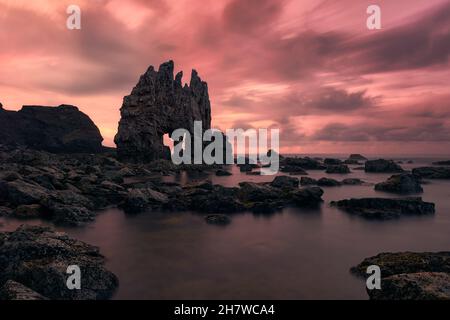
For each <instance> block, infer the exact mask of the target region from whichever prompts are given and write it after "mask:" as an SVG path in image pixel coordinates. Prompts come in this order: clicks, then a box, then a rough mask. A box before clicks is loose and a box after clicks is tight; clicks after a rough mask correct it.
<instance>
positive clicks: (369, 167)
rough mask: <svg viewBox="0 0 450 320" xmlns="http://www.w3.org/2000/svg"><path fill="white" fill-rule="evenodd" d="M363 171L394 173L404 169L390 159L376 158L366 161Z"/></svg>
mask: <svg viewBox="0 0 450 320" xmlns="http://www.w3.org/2000/svg"><path fill="white" fill-rule="evenodd" d="M365 171H366V172H373V173H396V172H403V171H404V170H403V169H402V167H400V166H399V165H398V164H397V163H395V162H394V161H392V160H384V159H378V160H368V161H366V164H365Z"/></svg>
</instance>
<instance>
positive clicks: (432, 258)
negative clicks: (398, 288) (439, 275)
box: [351, 251, 450, 277]
mask: <svg viewBox="0 0 450 320" xmlns="http://www.w3.org/2000/svg"><path fill="white" fill-rule="evenodd" d="M371 265H377V266H380V269H381V275H382V276H383V277H388V276H392V275H396V274H405V273H416V272H446V273H450V252H446V251H444V252H383V253H380V254H378V255H376V256H373V257H369V258H365V259H364V260H363V261H362V262H361V263H360V264H358V265H357V266H355V267H352V268H351V271H352V273H354V274H356V275H358V276H361V277H366V276H367V273H366V270H367V268H368V267H369V266H371Z"/></svg>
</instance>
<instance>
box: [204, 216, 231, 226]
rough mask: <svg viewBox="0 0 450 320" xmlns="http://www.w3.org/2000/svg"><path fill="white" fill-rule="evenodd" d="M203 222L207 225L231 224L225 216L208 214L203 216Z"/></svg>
mask: <svg viewBox="0 0 450 320" xmlns="http://www.w3.org/2000/svg"><path fill="white" fill-rule="evenodd" d="M205 221H206V223H208V224H216V225H222V226H223V225H227V224H230V223H231V219H230V217H229V216H227V215H225V214H209V215H207V216H205Z"/></svg>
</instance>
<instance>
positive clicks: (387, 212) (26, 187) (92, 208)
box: [0, 146, 446, 299]
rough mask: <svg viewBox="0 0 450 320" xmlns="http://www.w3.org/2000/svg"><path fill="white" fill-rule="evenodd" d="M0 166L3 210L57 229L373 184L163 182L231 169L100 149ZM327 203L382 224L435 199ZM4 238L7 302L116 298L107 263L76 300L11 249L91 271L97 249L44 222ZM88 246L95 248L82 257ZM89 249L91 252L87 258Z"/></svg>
mask: <svg viewBox="0 0 450 320" xmlns="http://www.w3.org/2000/svg"><path fill="white" fill-rule="evenodd" d="M327 162H328V163H330V162H332V161H331V160H328V161H327ZM332 163H336V162H332ZM280 165H281V167H283V168H286V166H288V168H289V171H290V172H299V171H300V170H301V171H303V172H304V174H305V175H307V174H308V171H307V170H321V171H324V173H325V171H326V170H327V169H326V168H328V167H329V166H336V164H332V165H328V166H327V165H326V164H325V163H324V162H322V161H320V160H315V159H310V158H289V157H283V158H282V159H281V160H280ZM257 167H258V166H257V165H256V166H255V165H252V167H251V169H250V170H251V171H250V172H252V171H253V170H257V169H258V168H257ZM304 167H306V168H309V169H306V168H304ZM0 169H1V171H0V191H1V193H0V215H2V216H6V217H10V218H14V219H20V220H23V221H26V220H27V219H36V218H39V219H45V220H47V221H50V222H52V223H53V224H55V225H56V226H58V225H62V226H72V227H81V226H84V225H86V224H87V223H89V222H92V221H93V220H95V217H96V214H97V212H98V211H99V210H101V209H104V208H107V207H111V206H113V207H120V208H122V209H123V210H124V212H126V213H130V214H136V213H141V212H151V211H168V212H173V211H195V212H198V213H199V214H204V215H205V222H206V223H208V224H214V225H221V226H226V225H228V224H229V223H230V222H231V221H232V220H231V217H232V216H231V214H233V213H237V212H253V213H254V214H271V213H274V212H276V211H279V210H282V209H283V208H286V207H288V206H292V207H298V208H315V207H318V206H319V205H321V203H322V202H323V200H322V195H323V193H324V190H323V189H322V188H321V187H320V186H323V187H326V188H327V187H332V186H340V185H368V184H367V183H365V182H363V181H361V180H359V179H352V178H350V179H344V180H342V181H337V180H334V179H331V178H325V177H324V178H322V179H319V180H315V179H312V178H309V177H307V176H303V177H301V179H299V178H297V177H295V176H292V175H290V174H289V173H288V174H289V175H280V176H275V177H274V179H273V180H272V181H271V182H263V183H255V182H245V181H243V182H240V183H239V185H238V186H236V187H224V186H222V185H218V184H213V183H212V182H211V181H209V180H207V179H206V180H201V181H199V182H194V183H187V184H184V185H183V184H180V183H175V182H164V180H163V179H162V178H163V177H164V176H167V175H176V174H179V173H180V172H183V171H186V172H202V173H204V174H206V176H207V175H216V174H217V173H218V172H219V174H218V175H222V176H226V175H231V174H232V173H231V172H230V171H229V169H228V168H227V167H226V166H216V165H215V166H205V165H199V166H187V165H183V166H175V165H173V164H172V163H171V162H170V161H166V160H156V161H153V162H150V163H147V164H138V163H123V162H120V161H119V160H117V158H116V156H115V154H114V152H113V150H107V151H106V152H103V153H98V154H51V153H48V152H45V151H37V150H31V149H28V148H25V147H14V148H12V147H9V146H0ZM136 178H139V179H136ZM421 183H423V180H422V178H421V177H420V176H418V175H415V174H410V173H400V174H397V175H393V176H392V177H391V178H389V179H388V180H386V181H385V182H380V183H378V184H376V185H375V187H374V188H375V190H381V191H384V192H391V193H399V194H408V193H416V192H422V191H423V189H422V188H421V187H420V184H421ZM315 185H317V186H315ZM330 205H331V206H335V207H337V208H339V209H341V210H343V211H346V212H349V213H350V214H354V215H358V216H361V217H363V218H368V219H383V220H385V219H392V218H399V217H401V216H404V215H432V214H434V212H435V208H434V204H432V203H428V202H424V201H422V200H421V199H420V198H361V199H347V200H339V201H335V202H332V203H331V204H330ZM0 239H1V242H0V243H1V244H0V258H2V259H3V260H1V261H4V263H3V264H2V265H0V270H3V272H2V274H3V275H4V276H3V277H2V278H1V282H0V285H1V287H2V288H3V289H2V291H1V294H0V297H3V298H5V299H16V298H17V299H47V298H48V299H104V298H108V297H110V296H111V295H112V293H113V292H114V290H115V288H116V287H117V285H118V280H117V278H115V276H114V275H113V274H111V273H108V271H105V270H103V269H102V272H103V271H105V272H106V274H107V275H108V279H105V280H104V284H102V285H101V287H102V288H103V289H99V290H97V289H96V288H97V287H95V286H94V285H92V288H93V289H92V290H91V291H89V292H86V293H79V295H78V296H72V295H70V294H69V293H67V292H65V291H64V290H63V288H61V287H57V288H58V289H57V290H55V292H49V291H46V290H45V289H44V288H42V287H41V285H40V284H39V283H35V282H33V281H31V280H30V279H29V278H28V276H29V274H28V273H26V272H30V274H34V273H35V272H44V271H42V270H43V269H45V270H47V269H48V268H47V266H46V267H43V266H41V265H39V264H36V265H34V264H33V263H29V261H31V260H27V259H35V258H33V257H26V254H24V257H21V258H20V259H25V260H17V259H18V258H17V259H16V258H14V257H11V254H12V253H11V252H10V251H8V250H9V249H8V248H10V247H15V248H16V249H15V250H21V249H20V248H28V247H29V246H30V243H33V244H34V243H35V242H37V244H36V245H40V246H42V247H39V248H38V249H39V250H41V251H40V252H42V255H41V256H39V255H38V256H37V257H36V259H38V260H41V259H44V260H46V263H49V264H53V263H55V264H58V265H59V264H61V261H66V260H67V259H69V258H68V257H69V256H70V257H76V259H78V260H79V261H82V262H83V261H87V262H89V263H94V262H93V261H91V260H92V259H94V260H95V263H94V266H95V268H100V269H101V268H103V267H102V264H103V258H102V257H101V256H100V255H99V253H98V249H94V248H93V247H91V246H89V245H88V244H81V243H79V242H77V240H74V239H69V238H67V236H63V235H59V234H58V233H56V232H55V231H53V230H51V229H45V228H41V227H28V226H24V227H21V228H19V229H18V230H16V231H15V232H12V233H1V236H0ZM30 239H31V240H30ZM14 241H15V242H14ZM58 243H59V244H58ZM54 245H56V246H57V249H55V250H56V251H55V252H57V254H54V255H52V254H50V253H49V252H51V250H53V249H52V248H53V246H54ZM59 246H68V247H64V248H65V249H64V250H66V251H67V250H68V251H67V252H68V253H67V252H66V251H64V250H62V249H61V251H59V250H60V248H59ZM71 247H73V248H71ZM80 247H83V248H85V249H83V250H85V251H82V252H78V251H77V250H78V249H79V248H80ZM4 250H6V251H4ZM23 250H25V251H27V250H28V249H23ZM30 250H31V249H30ZM33 250H34V249H33ZM86 250H87V251H89V253H86ZM25 251H24V252H25ZM25 253H26V252H25ZM65 254H67V255H68V256H67V257H66V256H65ZM85 254H87V255H88V256H89V257H84V256H83V255H85ZM78 255H79V257H78ZM91 256H92V257H91ZM5 257H7V258H6V259H5ZM14 259H16V261H15V260H14ZM61 259H62V260H61ZM64 259H66V260H64ZM11 261H15V262H14V263H15V264H10V262H11ZM67 262H68V261H67ZM82 262H80V263H82ZM64 263H65V262H64ZM21 264H27V265H28V266H31V267H30V268H31V269H30V270H27V271H26V272H25V271H23V270H22V271H17V272H18V273H15V271H14V272H13V269H14V270H21V269H20V268H19V267H18V266H19V265H21ZM4 270H11V271H7V272H5V271H4ZM39 270H40V271H39ZM45 272H47V271H45ZM58 272H59V273H58V274H59V275H57V274H54V275H53V277H55V279H56V277H60V279H61V276H62V274H63V273H62V272H63V270H62V269H60V270H59V271H58ZM94 272H97V271H95V270H94ZM420 272H422V271H420ZM423 272H428V271H423ZM414 273H419V271H417V272H414ZM419 276H420V277H422V278H423V277H425V278H423V279H427V278H426V277H428V276H430V277H433V279H444V278H445V277H446V276H445V275H418V274H416V275H414V276H413V277H412V278H411V277H408V278H407V279H408V280H407V281H409V282H411V281H415V283H421V282H420V281H422V280H423V279H422V278H420V281H419V280H418V277H419ZM46 277H49V275H46ZM399 278H400V277H395V278H389V279H387V280H388V281H390V282H389V283H392V286H396V283H397V282H399V281H406V280H405V278H401V279H399ZM55 281H56V280H55ZM424 281H425V280H424ZM430 281H431V280H430ZM409 282H408V283H409ZM433 283H434V282H433ZM396 290H397V289H396ZM395 292H397V293H395V295H396V296H398V295H400V294H401V291H398V290H397V291H395ZM396 296H394V295H393V296H392V297H396ZM370 297H371V298H377V297H372V296H370ZM389 297H391V296H389ZM379 298H381V297H379Z"/></svg>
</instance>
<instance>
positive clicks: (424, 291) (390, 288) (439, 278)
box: [367, 272, 450, 301]
mask: <svg viewBox="0 0 450 320" xmlns="http://www.w3.org/2000/svg"><path fill="white" fill-rule="evenodd" d="M367 293H368V294H369V297H370V299H371V300H446V301H448V300H450V274H448V273H439V272H419V273H406V274H397V275H394V276H390V277H387V278H383V280H382V287H381V290H367Z"/></svg>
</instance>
